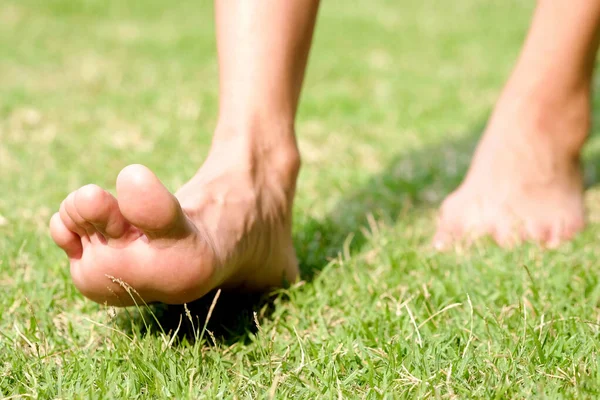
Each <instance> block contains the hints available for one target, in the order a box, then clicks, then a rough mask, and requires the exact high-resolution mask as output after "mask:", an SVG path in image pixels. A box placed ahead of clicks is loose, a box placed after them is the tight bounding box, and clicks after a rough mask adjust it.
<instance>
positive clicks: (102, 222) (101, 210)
mask: <svg viewBox="0 0 600 400" xmlns="http://www.w3.org/2000/svg"><path fill="white" fill-rule="evenodd" d="M73 202H74V205H75V209H76V210H77V214H78V215H80V216H81V217H82V218H83V219H84V220H85V221H87V222H88V223H89V224H91V225H92V226H93V227H94V228H96V229H97V230H98V231H99V232H100V233H101V234H102V235H103V236H104V237H107V238H112V239H117V238H120V237H122V236H123V235H124V234H125V233H126V232H127V231H128V230H129V228H130V224H129V222H127V220H126V219H125V217H123V214H121V211H120V210H119V203H118V202H117V199H115V197H114V196H113V195H112V194H110V193H108V192H107V191H106V190H104V189H102V188H101V187H99V186H97V185H86V186H83V187H82V188H80V189H79V190H77V192H75V195H74V199H73Z"/></svg>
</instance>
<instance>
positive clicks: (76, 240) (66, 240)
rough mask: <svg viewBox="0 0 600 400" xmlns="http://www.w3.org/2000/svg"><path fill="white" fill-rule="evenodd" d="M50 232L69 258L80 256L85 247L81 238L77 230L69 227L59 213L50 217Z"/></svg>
mask: <svg viewBox="0 0 600 400" xmlns="http://www.w3.org/2000/svg"><path fill="white" fill-rule="evenodd" d="M50 234H51V235H52V239H53V240H54V242H55V243H56V244H57V245H58V247H60V248H61V249H63V250H64V251H65V253H67V256H68V257H69V258H80V257H81V254H82V251H83V247H82V245H81V238H80V237H79V235H77V234H76V233H75V232H73V231H72V230H70V229H69V228H67V226H66V225H65V223H64V222H63V220H62V218H61V216H60V214H59V213H56V214H54V215H53V216H52V218H51V219H50Z"/></svg>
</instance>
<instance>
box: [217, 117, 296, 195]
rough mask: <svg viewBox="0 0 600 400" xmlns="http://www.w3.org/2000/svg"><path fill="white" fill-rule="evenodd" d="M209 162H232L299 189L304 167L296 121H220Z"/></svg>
mask: <svg viewBox="0 0 600 400" xmlns="http://www.w3.org/2000/svg"><path fill="white" fill-rule="evenodd" d="M209 159H211V160H212V161H213V162H215V163H216V164H223V163H226V162H232V163H234V164H235V165H238V166H239V167H241V168H243V169H245V170H247V171H248V172H250V173H251V174H252V175H253V176H254V177H255V178H258V179H263V180H264V179H266V180H270V181H272V180H275V182H278V183H282V184H285V185H286V186H295V182H296V179H297V176H298V172H299V170H300V164H301V160H300V151H299V150H298V145H297V143H296V137H295V133H294V127H293V122H288V121H277V120H263V119H258V118H257V119H254V120H252V121H251V122H238V121H233V120H232V121H226V122H219V123H218V125H217V128H216V130H215V134H214V136H213V142H212V145H211V150H210V154H209ZM207 161H208V160H207Z"/></svg>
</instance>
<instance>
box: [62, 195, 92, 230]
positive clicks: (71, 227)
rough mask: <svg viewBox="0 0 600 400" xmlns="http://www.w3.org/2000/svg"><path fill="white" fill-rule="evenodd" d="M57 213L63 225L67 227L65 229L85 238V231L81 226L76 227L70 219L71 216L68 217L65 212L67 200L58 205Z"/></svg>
mask: <svg viewBox="0 0 600 400" xmlns="http://www.w3.org/2000/svg"><path fill="white" fill-rule="evenodd" d="M58 213H59V215H60V219H61V220H62V222H63V224H64V225H65V226H66V227H67V229H69V230H70V231H72V232H74V233H76V234H77V235H79V236H81V237H82V238H83V237H84V236H87V233H86V232H85V230H84V229H83V228H82V227H81V226H79V225H77V224H76V223H75V221H73V218H71V215H69V213H68V212H67V199H65V200H63V202H62V203H60V209H59V210H58Z"/></svg>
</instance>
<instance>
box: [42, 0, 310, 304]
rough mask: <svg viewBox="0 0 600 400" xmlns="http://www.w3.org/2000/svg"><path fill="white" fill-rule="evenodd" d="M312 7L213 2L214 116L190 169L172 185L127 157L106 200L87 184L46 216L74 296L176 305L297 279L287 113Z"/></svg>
mask: <svg viewBox="0 0 600 400" xmlns="http://www.w3.org/2000/svg"><path fill="white" fill-rule="evenodd" d="M317 9H318V1H317V0H296V1H279V0H261V1H260V2H258V1H253V2H246V1H234V0H218V1H216V22H217V43H218V56H219V78H220V88H219V92H220V93H219V94H220V101H219V119H218V124H217V128H216V130H215V133H214V136H213V143H212V146H211V150H210V153H209V155H208V157H207V159H206V161H205V163H204V164H203V165H202V167H201V168H200V170H199V171H198V172H197V173H196V175H195V176H194V177H192V179H191V180H190V181H189V182H188V183H186V184H185V185H184V186H183V187H182V188H181V189H180V190H179V191H177V193H175V194H171V193H169V191H168V190H167V189H166V188H165V187H164V186H163V185H162V183H161V182H160V181H159V180H158V178H157V177H156V176H155V175H154V174H153V173H152V172H151V171H150V170H149V169H148V168H146V167H144V166H142V165H130V166H128V167H126V168H124V169H123V170H122V171H121V173H120V174H119V176H118V178H117V197H116V198H115V197H113V196H112V195H111V194H110V193H108V192H107V191H105V190H103V189H102V188H100V187H98V186H96V185H87V186H84V187H82V188H80V189H78V190H76V191H75V192H73V193H71V194H69V195H68V196H67V198H66V199H65V200H64V201H63V202H62V204H61V206H60V211H59V212H58V213H56V214H55V215H54V216H53V217H52V219H51V222H50V230H51V234H52V237H53V239H54V241H55V242H56V244H57V245H58V246H60V247H61V248H62V249H63V250H64V251H65V252H66V254H67V256H68V257H69V261H70V268H71V276H72V278H73V282H74V284H75V285H76V287H77V288H78V289H79V290H80V291H81V293H83V295H85V296H86V297H88V298H90V299H92V300H94V301H96V302H99V303H107V304H110V305H116V306H127V305H131V304H134V302H136V301H137V302H139V301H140V300H143V301H145V302H155V301H160V302H164V303H170V304H177V303H184V302H190V301H193V300H195V299H198V298H200V297H202V296H203V295H204V294H206V293H207V292H209V291H210V290H212V289H214V288H216V287H222V288H236V289H237V290H264V289H267V288H269V287H274V286H280V285H282V284H283V283H284V282H286V281H288V282H291V281H294V280H296V279H297V277H298V263H297V260H296V256H295V252H294V248H293V246H292V239H291V226H292V216H291V211H292V205H293V198H294V192H295V187H296V178H297V175H298V171H299V168H300V156H299V152H298V148H297V145H296V139H295V135H294V118H295V114H296V109H297V106H298V99H299V96H300V89H301V87H302V81H303V78H304V70H305V67H306V63H307V59H308V52H309V49H310V42H311V39H312V32H313V29H314V24H315V19H316V14H317ZM129 287H131V288H133V289H134V291H133V290H127V288H129Z"/></svg>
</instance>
